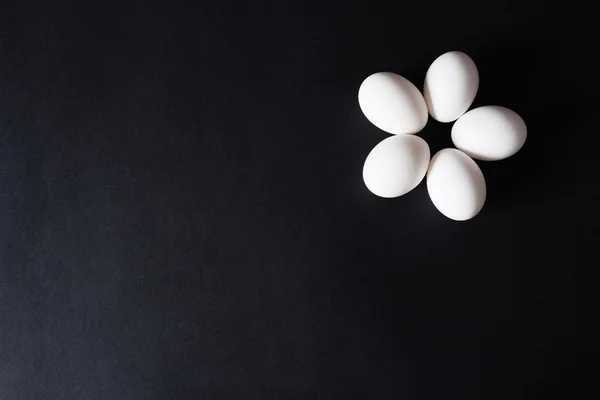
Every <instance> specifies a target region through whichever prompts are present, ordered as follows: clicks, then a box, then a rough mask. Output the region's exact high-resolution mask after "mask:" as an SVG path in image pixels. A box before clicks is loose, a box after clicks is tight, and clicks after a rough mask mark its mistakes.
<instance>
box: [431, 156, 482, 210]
mask: <svg viewBox="0 0 600 400" xmlns="http://www.w3.org/2000/svg"><path fill="white" fill-rule="evenodd" d="M427 191H428V192H429V197H430V198H431V201H432V202H433V205H434V206H435V207H436V208H437V209H438V210H439V211H440V212H441V213H442V214H444V215H445V216H446V217H448V218H450V219H453V220H455V221H465V220H468V219H471V218H473V217H474V216H476V215H477V214H478V213H479V212H480V211H481V209H482V208H483V204H484V203H485V198H486V194H487V188H486V184H485V178H484V177H483V173H482V172H481V169H479V166H478V165H477V163H476V162H475V161H473V159H471V157H469V156H468V155H466V154H465V153H463V152H462V151H460V150H456V149H443V150H440V151H438V152H437V153H436V154H435V155H434V156H433V158H432V159H431V162H430V164H429V170H428V171H427Z"/></svg>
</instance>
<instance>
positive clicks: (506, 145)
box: [452, 106, 527, 161]
mask: <svg viewBox="0 0 600 400" xmlns="http://www.w3.org/2000/svg"><path fill="white" fill-rule="evenodd" d="M525 139H527V126H526V125H525V121H523V118H521V117H520V116H519V114H517V113H516V112H514V111H512V110H509V109H508V108H504V107H499V106H485V107H479V108H475V109H474V110H471V111H469V112H468V113H466V114H465V115H463V116H462V117H460V118H459V119H458V121H456V122H455V123H454V126H453V127H452V142H453V143H454V145H455V146H456V147H457V148H458V149H460V150H462V151H464V152H465V153H467V154H468V155H469V156H471V157H473V158H475V159H477V160H484V161H496V160H502V159H504V158H508V157H510V156H512V155H513V154H515V153H516V152H517V151H519V149H520V148H521V147H523V144H525Z"/></svg>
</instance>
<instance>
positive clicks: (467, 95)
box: [423, 51, 479, 122]
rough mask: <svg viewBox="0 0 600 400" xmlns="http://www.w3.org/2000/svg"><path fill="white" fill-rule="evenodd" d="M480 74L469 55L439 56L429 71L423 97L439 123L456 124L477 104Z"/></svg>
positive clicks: (431, 113) (458, 52)
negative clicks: (473, 104) (476, 97)
mask: <svg viewBox="0 0 600 400" xmlns="http://www.w3.org/2000/svg"><path fill="white" fill-rule="evenodd" d="M478 89H479V72H477V67H476V66H475V63H474V62H473V60H472V59H471V57H469V56H468V55H466V54H465V53H462V52H460V51H450V52H448V53H444V54H442V55H441V56H439V57H438V58H437V59H436V60H435V61H434V62H433V63H432V64H431V66H430V67H429V69H428V70H427V74H426V75H425V86H424V88H423V94H424V96H425V102H426V103H427V108H428V110H429V114H430V115H431V117H432V118H433V119H435V120H436V121H439V122H452V121H455V120H456V119H458V118H459V117H460V116H461V115H463V114H464V113H465V112H466V111H467V110H468V109H469V107H470V106H471V104H472V103H473V100H475V95H476V94H477V90H478Z"/></svg>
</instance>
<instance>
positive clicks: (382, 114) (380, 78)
mask: <svg viewBox="0 0 600 400" xmlns="http://www.w3.org/2000/svg"><path fill="white" fill-rule="evenodd" d="M358 104H359V105H360V108H361V110H362V112H363V113H364V114H365V116H366V117H367V119H368V120H369V121H371V123H372V124H373V125H375V126H376V127H378V128H379V129H381V130H384V131H386V132H388V133H392V134H395V135H397V134H401V133H409V134H412V133H417V132H419V131H420V130H421V129H423V127H424V126H425V124H426V123H427V118H428V115H427V105H426V104H425V100H424V99H423V95H422V94H421V92H420V91H419V89H417V87H416V86H415V85H413V84H412V83H411V82H410V81H409V80H407V79H406V78H404V77H402V76H400V75H398V74H394V73H391V72H378V73H375V74H373V75H371V76H369V77H368V78H367V79H365V80H364V81H363V83H362V84H361V85H360V89H359V90H358Z"/></svg>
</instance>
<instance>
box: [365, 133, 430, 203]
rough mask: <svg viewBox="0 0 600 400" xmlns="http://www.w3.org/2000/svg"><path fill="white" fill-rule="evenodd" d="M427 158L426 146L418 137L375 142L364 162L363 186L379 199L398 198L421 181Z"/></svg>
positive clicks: (397, 137) (408, 136)
mask: <svg viewBox="0 0 600 400" xmlns="http://www.w3.org/2000/svg"><path fill="white" fill-rule="evenodd" d="M429 156H430V152H429V146H428V145H427V142H425V140H423V139H421V138H420V137H418V136H413V135H396V136H391V137H388V138H387V139H384V140H382V141H381V142H379V143H378V144H377V145H376V146H375V147H374V148H373V150H371V152H370V153H369V155H368V156H367V159H366V160H365V165H364V167H363V180H364V181H365V185H366V186H367V188H368V189H369V190H370V191H371V192H373V193H374V194H375V195H377V196H380V197H386V198H392V197H398V196H402V195H403V194H405V193H408V192H410V191H411V190H413V189H414V188H415V187H416V186H417V185H418V184H419V183H420V182H421V181H422V180H423V178H424V177H425V174H426V173H427V167H428V166H429Z"/></svg>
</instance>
